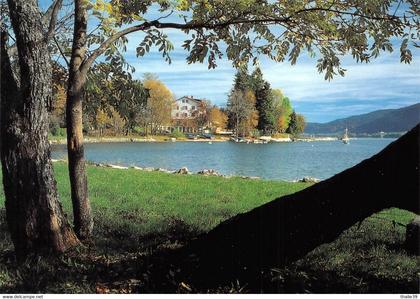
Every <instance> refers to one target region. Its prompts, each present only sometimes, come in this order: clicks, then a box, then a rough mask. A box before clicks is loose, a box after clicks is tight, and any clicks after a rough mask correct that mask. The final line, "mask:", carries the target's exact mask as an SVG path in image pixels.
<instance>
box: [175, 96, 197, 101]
mask: <svg viewBox="0 0 420 299" xmlns="http://www.w3.org/2000/svg"><path fill="white" fill-rule="evenodd" d="M185 99H187V100H191V101H197V102H201V101H203V99H195V98H194V97H193V96H182V97H180V98H179V99H177V100H176V101H175V102H178V101H180V100H185Z"/></svg>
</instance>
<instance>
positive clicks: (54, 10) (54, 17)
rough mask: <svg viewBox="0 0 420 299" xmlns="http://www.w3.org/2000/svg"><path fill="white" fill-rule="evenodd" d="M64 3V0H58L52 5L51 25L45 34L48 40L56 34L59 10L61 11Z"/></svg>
mask: <svg viewBox="0 0 420 299" xmlns="http://www.w3.org/2000/svg"><path fill="white" fill-rule="evenodd" d="M62 4H63V0H56V1H54V3H53V4H52V5H51V6H52V11H51V18H50V22H49V25H48V31H47V34H46V35H45V40H46V41H49V40H50V39H51V37H52V35H53V34H54V31H55V26H56V24H57V16H58V12H59V11H60V9H61V6H62ZM51 6H50V7H51Z"/></svg>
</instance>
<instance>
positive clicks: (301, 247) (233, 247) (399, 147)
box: [184, 125, 420, 279]
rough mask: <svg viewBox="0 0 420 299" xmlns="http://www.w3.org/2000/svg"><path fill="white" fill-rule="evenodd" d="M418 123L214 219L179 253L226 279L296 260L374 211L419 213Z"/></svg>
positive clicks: (419, 126) (214, 274)
mask: <svg viewBox="0 0 420 299" xmlns="http://www.w3.org/2000/svg"><path fill="white" fill-rule="evenodd" d="M419 128H420V125H417V126H416V127H415V128H414V129H412V130H411V131H410V132H409V133H407V134H406V135H404V136H402V137H401V138H400V139H398V140H397V141H395V142H393V143H391V144H390V145H389V146H388V147H386V148H385V149H384V150H383V151H381V152H380V153H378V154H376V155H374V156H373V157H371V158H370V159H367V160H364V161H363V162H361V163H360V164H358V165H356V166H354V167H352V168H350V169H347V170H345V171H343V172H341V173H339V174H337V175H335V176H333V177H331V178H330V179H328V180H325V181H322V182H320V183H318V184H315V185H313V186H311V187H309V188H307V189H304V190H302V191H300V192H297V193H295V194H291V195H288V196H284V197H282V198H278V199H276V200H274V201H272V202H270V203H268V204H265V205H263V206H261V207H258V208H256V209H254V210H252V211H250V212H248V213H245V214H240V215H238V216H236V217H234V218H232V219H230V220H228V221H226V222H224V223H222V224H220V225H219V226H217V227H216V228H215V229H214V230H212V231H210V232H209V233H208V234H204V235H202V236H200V237H199V238H198V239H197V240H196V241H193V242H192V244H191V245H190V246H189V247H187V248H186V249H185V251H184V252H186V253H187V255H190V254H195V255H197V256H198V258H199V259H200V268H201V269H203V267H204V268H205V269H206V271H208V272H206V273H207V274H208V276H212V274H210V273H211V272H212V271H214V273H213V276H214V277H222V276H224V277H226V276H225V275H228V274H231V276H232V277H231V278H232V279H233V278H235V277H237V276H236V275H237V274H238V271H240V272H241V271H242V272H243V271H245V270H244V269H261V268H264V267H266V266H269V267H276V266H281V265H284V264H286V263H289V262H292V261H295V260H297V259H299V258H302V257H303V256H304V255H306V254H307V253H308V252H309V251H311V250H313V249H314V248H316V247H317V246H319V245H321V244H324V243H327V242H331V241H333V240H334V239H336V238H337V237H338V236H339V235H340V234H341V233H342V232H343V231H344V230H345V229H347V228H349V227H351V226H352V225H354V224H355V223H357V222H360V221H363V220H364V219H365V218H366V217H369V216H370V215H372V214H374V213H377V212H379V211H381V210H384V209H387V208H391V207H396V208H400V209H405V210H408V211H411V212H414V213H416V214H420V201H419V198H420V196H419V195H420V194H419V192H420V189H419V165H420V164H419V153H420V149H419V145H420V132H419ZM199 273H202V272H199ZM193 276H194V274H193ZM197 279H198V278H197Z"/></svg>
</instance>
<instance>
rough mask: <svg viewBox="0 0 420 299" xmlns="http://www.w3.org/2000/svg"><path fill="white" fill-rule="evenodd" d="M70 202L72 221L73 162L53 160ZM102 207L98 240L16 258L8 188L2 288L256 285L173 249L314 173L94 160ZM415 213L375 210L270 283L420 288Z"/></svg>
mask: <svg viewBox="0 0 420 299" xmlns="http://www.w3.org/2000/svg"><path fill="white" fill-rule="evenodd" d="M54 168H55V176H56V179H57V183H58V189H59V193H60V196H61V200H62V203H63V207H64V210H65V211H66V213H67V214H68V216H69V218H70V221H71V200H70V187H69V182H68V177H67V164H66V163H64V162H56V163H54ZM87 171H88V178H89V197H90V199H91V202H92V208H93V211H94V216H95V223H96V225H95V232H94V238H95V239H94V240H93V241H94V244H95V245H92V247H91V248H88V249H80V250H78V251H77V252H73V253H69V254H68V255H66V256H63V257H60V258H58V259H36V260H28V261H27V262H26V263H25V264H23V265H17V264H16V262H15V261H14V258H13V247H12V243H11V240H10V237H9V234H8V232H7V225H6V219H5V211H4V196H3V194H0V198H1V199H0V293H22V292H29V293H34V292H41V293H73V292H76V293H94V292H99V293H107V292H119V293H128V292H136V293H145V292H207V291H209V292H255V291H258V288H259V286H255V285H253V284H252V281H241V280H240V279H239V280H238V281H235V282H232V281H226V283H225V284H223V285H215V286H214V287H213V288H212V289H210V290H208V289H202V288H200V285H192V284H190V283H189V282H188V281H183V280H181V279H180V278H179V277H181V276H182V275H181V274H182V273H184V272H186V271H189V269H171V267H170V265H171V261H170V260H168V259H167V252H170V251H173V250H176V249H177V248H180V247H182V246H184V244H186V243H187V242H188V240H191V239H192V238H194V237H196V236H197V235H198V234H200V233H202V232H206V231H209V230H211V229H212V228H214V227H215V226H216V225H218V224H219V223H220V222H222V221H224V220H227V219H229V218H231V217H233V216H234V215H236V214H238V213H243V212H246V211H249V210H251V209H253V208H255V207H257V206H260V205H262V204H265V203H267V202H269V201H271V200H272V199H274V198H277V197H280V196H283V195H286V194H290V193H293V192H297V191H299V190H301V189H303V188H306V187H307V186H309V185H310V184H308V183H288V182H281V181H266V180H244V179H241V178H239V177H231V178H229V179H226V178H223V177H218V176H202V175H201V176H200V175H177V174H167V173H164V172H159V171H149V172H148V171H141V170H136V169H125V170H121V169H114V168H110V167H97V166H92V165H89V166H88V167H87ZM413 218H414V215H413V214H412V213H409V212H406V211H402V210H397V209H390V210H386V211H383V212H381V213H378V214H375V215H373V216H371V217H369V218H368V219H366V220H365V221H364V222H363V223H361V224H359V225H355V226H354V227H352V228H350V229H349V230H347V231H345V232H344V233H343V234H342V235H341V236H340V237H339V238H338V239H337V240H336V241H334V242H332V243H330V244H324V245H322V246H320V247H318V248H317V249H315V250H314V251H312V252H311V253H309V254H308V255H307V256H306V257H305V258H303V259H301V260H299V261H297V262H295V263H292V264H290V265H288V266H287V267H285V268H281V269H278V268H275V267H273V269H270V270H269V271H266V272H264V273H265V274H264V275H265V276H264V277H265V278H264V279H265V280H266V282H267V283H266V286H267V288H268V289H267V290H266V291H271V292H273V291H274V292H286V293H287V292H299V293H304V292H318V293H319V292H335V293H343V292H344V293H348V292H352V293H354V292H357V293H359V292H361V293H364V292H377V293H382V292H385V293H389V292H391V293H415V292H417V291H418V275H419V274H418V262H419V259H418V258H416V257H414V256H410V255H408V254H407V253H406V252H405V250H404V245H403V243H404V235H405V227H404V226H405V225H406V224H407V223H409V222H410V221H411V220H412V219H413Z"/></svg>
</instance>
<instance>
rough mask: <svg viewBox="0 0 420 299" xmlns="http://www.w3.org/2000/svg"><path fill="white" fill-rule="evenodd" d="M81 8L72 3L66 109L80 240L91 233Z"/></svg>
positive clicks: (78, 0)
mask: <svg viewBox="0 0 420 299" xmlns="http://www.w3.org/2000/svg"><path fill="white" fill-rule="evenodd" d="M85 5H86V3H84V1H83V0H76V1H75V22H74V36H73V48H72V56H71V60H70V70H69V81H68V90H67V106H66V122H67V151H68V160H69V176H70V185H71V199H72V203H73V217H74V229H75V231H76V234H77V236H78V237H79V238H80V239H81V240H86V239H90V238H91V236H92V230H93V218H92V212H91V207H90V202H89V197H88V187H87V176H86V166H85V158H84V148H83V107H82V92H83V86H84V84H85V82H86V72H82V71H81V70H80V69H81V65H82V63H83V60H84V58H85V54H86V28H87V11H86V7H85Z"/></svg>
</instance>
